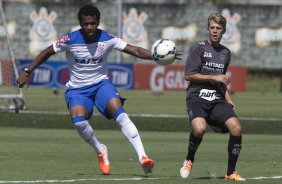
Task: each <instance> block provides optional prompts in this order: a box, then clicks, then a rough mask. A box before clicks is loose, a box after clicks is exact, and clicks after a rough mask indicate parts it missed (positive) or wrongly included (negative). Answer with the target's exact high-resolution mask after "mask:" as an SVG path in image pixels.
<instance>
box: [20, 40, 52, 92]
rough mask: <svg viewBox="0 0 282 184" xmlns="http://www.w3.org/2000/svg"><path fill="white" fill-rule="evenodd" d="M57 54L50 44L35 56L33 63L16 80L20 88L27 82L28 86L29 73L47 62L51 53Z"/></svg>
mask: <svg viewBox="0 0 282 184" xmlns="http://www.w3.org/2000/svg"><path fill="white" fill-rule="evenodd" d="M53 54H55V51H54V49H53V46H52V45H50V46H49V47H47V48H46V49H45V50H43V51H42V52H41V53H40V54H39V55H38V56H37V57H35V58H34V59H33V60H32V62H31V64H30V65H29V66H28V67H27V68H25V70H24V71H23V72H21V73H20V75H19V77H18V78H17V80H16V82H17V84H18V87H19V88H22V87H23V86H24V85H25V84H26V85H27V86H28V80H29V75H30V74H31V72H32V71H33V70H34V69H35V68H37V67H38V66H39V65H40V64H42V63H43V62H45V61H46V60H47V59H48V58H49V57H50V56H51V55H53Z"/></svg>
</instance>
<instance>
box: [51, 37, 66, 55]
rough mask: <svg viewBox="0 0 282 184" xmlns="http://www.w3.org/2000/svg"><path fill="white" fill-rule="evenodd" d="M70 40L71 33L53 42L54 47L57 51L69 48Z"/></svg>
mask: <svg viewBox="0 0 282 184" xmlns="http://www.w3.org/2000/svg"><path fill="white" fill-rule="evenodd" d="M68 41H70V38H69V35H64V36H62V37H61V38H60V39H58V40H57V41H55V42H54V43H53V49H54V51H55V52H56V53H57V52H63V51H66V50H68V49H69V46H68V44H67V42H68Z"/></svg>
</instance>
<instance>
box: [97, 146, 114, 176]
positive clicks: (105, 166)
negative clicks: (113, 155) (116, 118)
mask: <svg viewBox="0 0 282 184" xmlns="http://www.w3.org/2000/svg"><path fill="white" fill-rule="evenodd" d="M102 146H103V147H104V148H105V150H104V151H102V152H99V153H98V154H97V156H98V161H99V169H100V171H101V172H102V173H103V174H105V175H107V174H109V173H110V170H111V167H110V162H109V159H108V150H107V147H106V146H105V145H104V144H102Z"/></svg>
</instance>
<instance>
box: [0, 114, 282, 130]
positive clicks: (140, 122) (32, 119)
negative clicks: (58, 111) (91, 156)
mask: <svg viewBox="0 0 282 184" xmlns="http://www.w3.org/2000/svg"><path fill="white" fill-rule="evenodd" d="M131 120H132V121H133V122H134V123H135V125H136V126H137V128H138V129H139V130H140V131H175V132H183V131H187V132H188V131H190V124H189V121H188V119H186V118H160V117H131ZM90 123H91V124H92V125H93V128H94V129H97V130H119V127H118V125H116V124H115V122H114V121H112V120H107V119H105V118H104V117H103V116H99V115H97V116H94V117H93V118H91V120H90ZM0 126H8V127H23V128H24V127H33V128H60V129H63V128H73V127H72V124H71V122H70V117H69V115H46V114H43V115H39V114H15V113H0ZM242 126H243V132H244V133H252V134H281V130H282V122H273V121H265V122H261V121H252V120H244V121H242ZM208 131H211V130H210V129H208Z"/></svg>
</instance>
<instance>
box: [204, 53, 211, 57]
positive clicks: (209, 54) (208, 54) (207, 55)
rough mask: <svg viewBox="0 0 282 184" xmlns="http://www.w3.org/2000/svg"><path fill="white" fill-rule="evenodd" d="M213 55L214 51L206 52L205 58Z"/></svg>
mask: <svg viewBox="0 0 282 184" xmlns="http://www.w3.org/2000/svg"><path fill="white" fill-rule="evenodd" d="M211 57H212V53H210V52H204V58H211Z"/></svg>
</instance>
